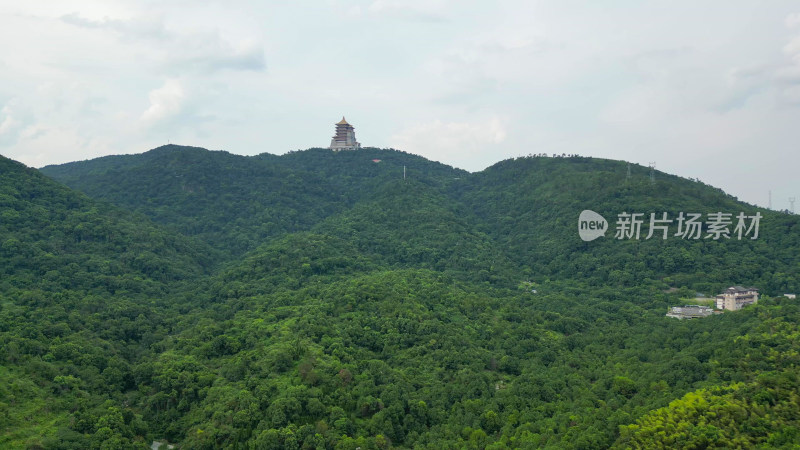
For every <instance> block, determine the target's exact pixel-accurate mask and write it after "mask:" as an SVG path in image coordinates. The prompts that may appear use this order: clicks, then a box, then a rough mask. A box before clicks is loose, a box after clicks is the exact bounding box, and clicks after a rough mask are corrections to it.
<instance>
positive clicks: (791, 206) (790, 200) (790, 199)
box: [789, 197, 795, 214]
mask: <svg viewBox="0 0 800 450" xmlns="http://www.w3.org/2000/svg"><path fill="white" fill-rule="evenodd" d="M794 201H795V198H794V197H789V211H791V212H792V214H794Z"/></svg>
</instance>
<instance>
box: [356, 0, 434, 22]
mask: <svg viewBox="0 0 800 450" xmlns="http://www.w3.org/2000/svg"><path fill="white" fill-rule="evenodd" d="M446 6H447V2H446V1H443V0H375V1H373V2H372V3H371V4H370V5H369V8H368V10H369V12H371V13H373V14H380V15H385V16H389V17H396V18H400V19H407V20H417V21H431V22H439V21H443V20H445V17H446V16H445V10H446Z"/></svg>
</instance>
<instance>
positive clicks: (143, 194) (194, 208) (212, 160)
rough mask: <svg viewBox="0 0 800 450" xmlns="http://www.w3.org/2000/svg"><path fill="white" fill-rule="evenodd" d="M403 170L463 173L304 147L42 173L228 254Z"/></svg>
mask: <svg viewBox="0 0 800 450" xmlns="http://www.w3.org/2000/svg"><path fill="white" fill-rule="evenodd" d="M379 158H382V159H381V161H380V162H377V163H376V162H373V161H372V160H373V159H379ZM403 165H407V166H408V171H409V173H410V174H413V175H414V176H415V177H417V178H418V179H420V180H422V181H423V182H432V181H431V180H433V179H435V178H437V177H439V178H442V177H445V178H446V177H450V178H452V175H453V174H459V173H462V172H461V171H457V170H455V169H452V168H449V167H447V166H444V165H441V164H434V163H431V162H429V161H425V160H423V159H422V158H419V157H416V156H412V155H408V154H404V153H402V152H397V151H388V150H385V151H382V150H377V149H362V150H358V151H354V152H338V153H334V152H331V151H330V150H323V149H311V150H307V151H303V152H293V153H289V154H287V155H283V156H280V157H278V156H274V155H269V154H264V155H259V156H253V157H245V156H238V155H232V154H230V153H227V152H221V151H216V152H210V151H208V150H205V149H200V148H195V147H180V146H176V145H169V146H164V147H159V148H157V149H154V150H151V151H149V152H146V153H144V154H141V155H126V156H107V157H103V158H98V159H95V160H91V161H82V162H75V163H69V164H64V165H59V166H48V167H44V168H42V169H41V171H42V173H44V174H46V175H48V176H51V177H53V178H54V179H56V180H58V181H60V182H62V183H64V184H66V185H68V186H70V187H72V188H74V189H77V190H80V191H82V192H85V193H86V194H88V195H90V196H91V197H93V198H96V199H100V200H105V201H109V202H111V203H114V204H116V205H118V206H121V207H124V208H128V209H131V210H133V211H137V212H140V213H142V214H145V215H147V216H149V217H150V218H151V219H153V220H154V221H156V222H159V223H162V224H166V225H170V226H173V227H174V228H175V229H176V230H179V231H180V232H182V233H184V234H186V235H190V236H197V237H199V238H201V239H203V240H205V241H206V242H208V243H210V244H211V245H214V246H215V247H216V248H218V249H220V250H221V251H225V252H227V253H228V255H229V257H233V256H239V255H241V254H242V253H244V252H245V251H247V250H252V249H253V248H255V247H257V246H258V245H259V244H261V243H263V242H264V241H265V240H266V239H267V238H270V237H274V236H277V235H280V234H283V233H287V232H294V231H302V230H308V229H310V228H311V227H312V226H313V225H314V224H316V223H318V222H319V221H321V220H322V219H324V218H325V217H328V216H330V215H332V214H335V213H338V212H341V211H344V210H345V209H346V208H347V207H349V206H351V205H352V204H353V203H355V202H356V201H358V200H359V199H360V198H362V196H364V195H368V194H369V193H370V192H371V191H372V190H374V189H376V188H377V187H378V186H380V185H381V184H382V183H383V182H385V181H386V180H387V179H389V178H401V177H402V174H403ZM456 176H457V175H456Z"/></svg>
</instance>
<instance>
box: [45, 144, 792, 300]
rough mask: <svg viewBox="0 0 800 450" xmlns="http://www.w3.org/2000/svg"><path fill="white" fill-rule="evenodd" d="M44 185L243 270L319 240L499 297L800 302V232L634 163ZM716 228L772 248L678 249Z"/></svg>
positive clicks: (199, 167)
mask: <svg viewBox="0 0 800 450" xmlns="http://www.w3.org/2000/svg"><path fill="white" fill-rule="evenodd" d="M404 167H405V171H406V176H407V179H406V182H405V183H403V184H404V187H402V189H401V188H400V186H399V184H401V182H403V170H404ZM629 167H630V173H631V174H630V176H628V170H629ZM42 172H44V173H45V174H47V175H49V176H51V177H53V178H55V179H57V180H59V181H61V182H63V183H65V184H67V185H68V186H70V187H72V188H74V189H77V190H80V191H82V192H85V193H87V194H88V195H90V196H92V197H94V198H96V199H101V200H105V201H109V202H111V203H114V204H116V205H119V206H121V207H124V208H128V209H131V210H134V211H137V212H139V213H142V214H145V215H147V216H149V217H150V218H152V219H153V220H154V221H156V222H159V223H162V224H165V225H168V226H171V227H173V229H175V230H176V231H179V232H181V233H183V234H186V235H189V236H196V237H199V238H201V239H202V240H204V241H205V242H207V243H208V244H209V245H212V246H215V247H216V248H217V249H218V250H220V251H221V252H223V253H224V254H225V255H226V256H227V257H226V258H225V259H227V260H235V259H236V258H237V257H239V256H241V255H242V254H244V253H245V252H247V251H251V250H253V249H255V248H257V247H258V246H259V245H262V244H265V243H267V242H270V241H271V240H272V239H274V238H276V237H279V236H281V235H284V234H286V233H292V232H297V231H312V230H316V231H320V232H323V233H332V234H334V235H337V236H340V237H342V236H344V237H346V238H347V239H352V240H354V241H353V242H360V243H359V244H358V245H359V246H360V248H361V249H362V250H364V251H367V252H372V253H376V252H377V253H379V254H381V255H382V256H387V257H388V258H389V259H390V260H391V261H392V262H393V263H394V264H395V265H398V264H399V265H403V264H406V266H409V265H410V266H412V267H419V266H420V264H422V267H431V268H439V269H442V270H450V271H461V272H462V273H469V274H471V275H469V276H470V277H473V278H479V279H481V280H484V281H492V282H502V283H511V284H514V283H515V282H518V281H519V280H530V281H534V282H544V281H546V280H559V279H561V280H563V279H573V278H579V279H581V280H583V281H585V282H588V283H591V284H594V285H603V284H609V283H610V284H614V285H625V286H635V285H641V284H643V283H645V284H646V283H662V282H663V283H665V284H666V285H668V286H669V287H684V286H685V287H691V288H693V289H696V290H699V291H703V292H714V291H716V290H718V289H721V288H724V287H725V286H726V285H728V284H730V283H732V282H733V283H737V284H752V285H758V286H760V287H761V288H762V289H767V290H769V292H776V293H779V292H782V291H785V292H794V291H797V290H800V286H799V285H798V282H797V279H798V277H797V275H798V268H797V266H796V265H795V263H794V261H795V256H794V254H793V253H792V252H793V251H794V249H797V248H800V229H798V221H797V219H796V217H794V216H791V215H788V214H782V213H777V212H774V211H767V210H764V209H759V208H756V207H754V206H752V205H748V204H744V203H742V202H739V201H737V200H736V199H735V198H733V197H731V196H730V195H727V194H725V193H724V192H722V191H721V190H720V189H718V188H714V187H712V186H708V185H705V184H703V183H701V182H699V181H696V180H689V179H685V178H681V177H678V176H675V175H670V174H665V173H662V172H656V173H655V179H654V180H651V178H650V170H649V168H645V167H641V166H639V165H635V164H633V165H630V166H629V165H628V164H626V163H624V162H622V161H612V160H605V159H597V158H583V157H566V158H551V157H525V158H516V159H510V160H506V161H502V162H500V163H497V164H495V165H494V166H492V167H489V168H488V169H486V170H483V171H481V172H477V173H468V172H465V171H462V170H458V169H454V168H452V167H449V166H446V165H443V164H440V163H436V162H432V161H428V160H426V159H424V158H421V157H418V156H414V155H411V154H408V153H404V152H399V151H395V150H380V149H374V148H367V149H361V150H358V151H345V152H332V151H330V150H327V149H309V150H304V151H296V152H290V153H288V154H285V155H281V156H276V155H271V154H262V155H258V156H252V157H245V156H238V155H232V154H229V153H226V152H221V151H213V152H212V151H208V150H204V149H200V148H195V147H179V146H175V145H170V146H164V147H160V148H157V149H154V150H151V151H149V152H147V153H144V154H141V155H127V156H108V157H103V158H98V159H95V160H91V161H83V162H75V163H69V164H64V165H60V166H48V167H45V168H43V169H42ZM584 209H589V210H593V211H596V212H598V213H600V214H601V215H603V216H604V217H605V218H606V219H607V220H608V222H609V225H608V226H609V227H610V228H611V229H610V230H609V232H607V233H606V236H605V237H604V238H600V239H598V240H596V241H593V242H583V241H581V239H580V238H579V236H578V233H577V218H578V215H579V214H580V212H581V211H582V210H584ZM624 212H627V213H639V214H642V216H641V217H642V220H643V222H644V223H643V224H642V226H641V232H640V238H639V239H622V240H619V239H614V229H613V227H614V225H615V220H616V218H617V216H618V214H621V213H624ZM716 212H722V213H724V214H730V216H729V220H730V221H731V222H732V223H731V225H730V226H729V227H728V229H729V232H730V233H733V231H734V229H735V226H736V225H737V221H736V219H735V218H736V216H737V215H738V214H739V213H745V214H746V215H748V216H752V215H755V214H756V213H759V214H761V215H762V216H763V218H762V219H761V220H760V226H759V233H760V235H759V237H758V239H755V240H753V239H750V238H751V237H752V234H751V235H748V236H744V239H738V237H737V236H735V233H734V237H733V238H724V237H723V238H721V239H717V240H714V239H706V238H705V236H707V235H708V227H707V226H704V227H703V229H702V233H701V238H700V239H685V238H681V237H676V236H675V233H676V232H677V231H678V226H677V218H678V216H679V214H680V213H684V214H687V215H688V214H690V213H699V214H701V215H702V218H701V220H702V221H705V220H706V219H707V218H708V214H712V213H716ZM651 213H654V214H656V217H657V218H661V217H662V214H664V213H667V217H668V218H669V219H671V220H672V223H671V228H670V229H669V237H668V239H666V240H664V239H660V237H661V233H660V232H659V233H655V234H654V236H655V239H652V238H651V239H646V237H647V235H648V232H649V220H650V214H651ZM748 225H749V223H748ZM476 246H477V247H476ZM469 248H472V249H473V250H474V249H477V248H480V249H481V250H479V251H477V252H476V251H473V250H469ZM465 252H469V253H470V254H469V255H467V253H465ZM488 255H491V256H488ZM490 260H491V261H490ZM446 261H449V262H446ZM445 266H447V267H445ZM515 280H516V281H515Z"/></svg>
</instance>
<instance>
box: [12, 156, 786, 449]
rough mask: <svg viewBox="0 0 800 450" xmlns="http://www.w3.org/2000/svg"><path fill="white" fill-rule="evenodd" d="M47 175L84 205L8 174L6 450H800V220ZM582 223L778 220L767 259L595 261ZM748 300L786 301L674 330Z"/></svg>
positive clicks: (761, 251) (200, 159) (650, 195)
mask: <svg viewBox="0 0 800 450" xmlns="http://www.w3.org/2000/svg"><path fill="white" fill-rule="evenodd" d="M375 160H379V162H375ZM403 166H405V167H406V174H407V178H406V179H405V180H404V179H403ZM43 172H45V173H46V174H47V175H49V176H51V177H53V178H55V179H56V180H60V181H62V182H64V183H65V184H67V185H68V186H70V187H72V188H75V189H77V190H79V191H82V192H84V193H85V195H84V194H81V193H78V192H76V191H73V190H70V189H69V188H67V187H65V186H63V185H60V184H58V183H57V182H55V181H52V180H50V179H48V178H46V177H44V176H43V175H41V174H40V173H38V172H37V171H35V170H32V169H28V168H25V167H24V166H22V165H20V164H18V163H15V162H13V161H10V160H7V159H4V158H0V275H2V278H0V447H2V448H75V449H79V448H80V449H84V448H109V449H115V448H120V449H126V448H150V443H151V442H153V441H154V440H156V441H160V442H170V443H175V444H178V445H181V446H182V447H183V448H197V449H202V448H209V449H210V448H252V449H272V448H274V449H283V448H288V449H356V448H361V449H382V448H421V449H424V448H429V449H442V448H453V449H456V448H458V449H461V448H475V449H499V448H539V447H543V448H559V449H563V448H582V449H594V448H608V447H615V448H707V447H719V448H732V447H737V446H739V447H754V446H760V447H778V448H780V447H784V448H788V447H790V446H791V445H793V444H795V443H796V442H798V440H800V431H798V430H800V428H799V427H798V425H800V424H798V415H797V411H798V410H800V406H799V405H798V398H800V379H798V375H797V373H796V368H797V366H798V364H800V360H798V359H799V357H798V355H800V340H798V336H800V329H799V327H800V304H798V303H797V301H796V300H790V299H787V298H784V297H782V294H784V293H787V292H797V291H798V290H800V286H798V270H800V260H798V257H797V255H798V250H800V242H798V239H799V238H798V233H797V231H798V228H797V227H798V220H797V218H796V217H795V216H793V215H789V214H782V213H777V212H773V211H767V210H763V209H758V208H755V207H753V206H752V205H747V204H744V203H741V202H738V201H737V200H736V199H734V198H732V197H730V196H728V195H726V194H725V193H723V192H721V191H719V190H718V189H715V188H713V187H710V186H707V185H704V184H702V183H700V182H698V181H693V180H687V179H682V178H679V177H675V176H671V175H667V174H662V173H658V174H657V176H656V181H655V183H654V184H653V183H651V181H650V178H649V172H648V171H647V170H646V169H645V168H642V167H638V166H634V167H632V176H631V177H630V178H629V177H627V176H626V175H627V165H626V164H625V163H623V162H617V161H609V160H598V159H591V158H578V157H572V158H568V157H564V158H546V157H526V158H517V159H515V160H508V161H503V162H501V163H498V164H496V165H495V166H493V167H490V168H488V169H486V170H485V171H482V172H479V173H474V174H469V173H467V172H464V171H460V170H457V169H453V168H451V167H448V166H444V165H441V164H438V163H434V162H430V161H426V160H424V159H423V158H420V157H417V156H413V155H409V154H406V153H403V152H398V151H394V150H378V149H363V150H359V151H351V152H338V153H334V152H331V151H328V150H323V149H311V150H307V151H298V152H291V153H289V154H286V155H283V156H274V155H267V154H264V155H259V156H255V157H242V156H236V155H231V154H228V153H225V152H209V151H206V150H203V149H198V148H186V147H177V146H167V147H163V148H159V149H156V150H153V151H151V152H147V153H145V154H142V155H130V156H115V157H105V158H99V159H97V160H92V161H85V162H78V163H71V164H67V165H63V166H52V167H48V168H46V169H45V170H43ZM87 195H88V196H87ZM584 209H591V210H594V211H597V212H599V213H601V214H602V215H603V216H605V217H606V218H607V219H608V220H609V222H611V223H612V225H613V221H614V220H615V219H616V216H617V214H619V213H621V212H623V211H628V212H641V213H646V214H648V216H649V213H651V212H654V213H662V212H667V213H669V214H670V215H677V214H678V213H679V212H692V213H702V214H708V213H712V212H716V211H723V212H730V213H734V214H736V213H739V212H744V213H746V214H748V215H752V214H755V213H757V212H758V213H760V214H762V215H763V219H762V221H761V228H760V236H759V238H758V239H755V240H753V239H749V238H748V239H744V240H738V239H722V240H712V239H699V240H686V239H681V238H680V237H674V236H672V237H670V238H669V239H666V240H661V239H652V240H646V239H639V240H635V239H628V240H626V239H623V240H619V239H614V237H613V233H611V232H610V233H608V234H607V235H606V237H605V238H601V239H598V240H597V241H593V242H583V241H581V240H580V239H579V237H578V234H577V223H576V222H577V218H578V214H579V213H580V211H582V210H584ZM648 226H649V223H645V224H644V226H643V228H642V230H643V234H647V231H648ZM704 231H707V230H704ZM733 284H744V285H753V286H757V287H759V288H760V289H761V291H762V294H764V297H765V298H764V299H763V300H762V301H760V302H759V304H757V305H754V306H750V307H748V308H745V309H743V310H741V311H737V312H726V313H724V314H718V315H714V316H711V317H708V318H705V319H699V320H691V321H680V320H675V319H670V318H666V317H665V316H664V313H665V312H666V310H667V308H668V307H669V306H671V305H677V304H682V303H684V302H686V301H687V300H686V298H687V297H689V298H692V297H694V296H695V295H696V293H698V292H701V293H704V294H706V295H713V294H716V293H717V291H719V290H720V289H722V288H725V287H727V286H730V285H733Z"/></svg>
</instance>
